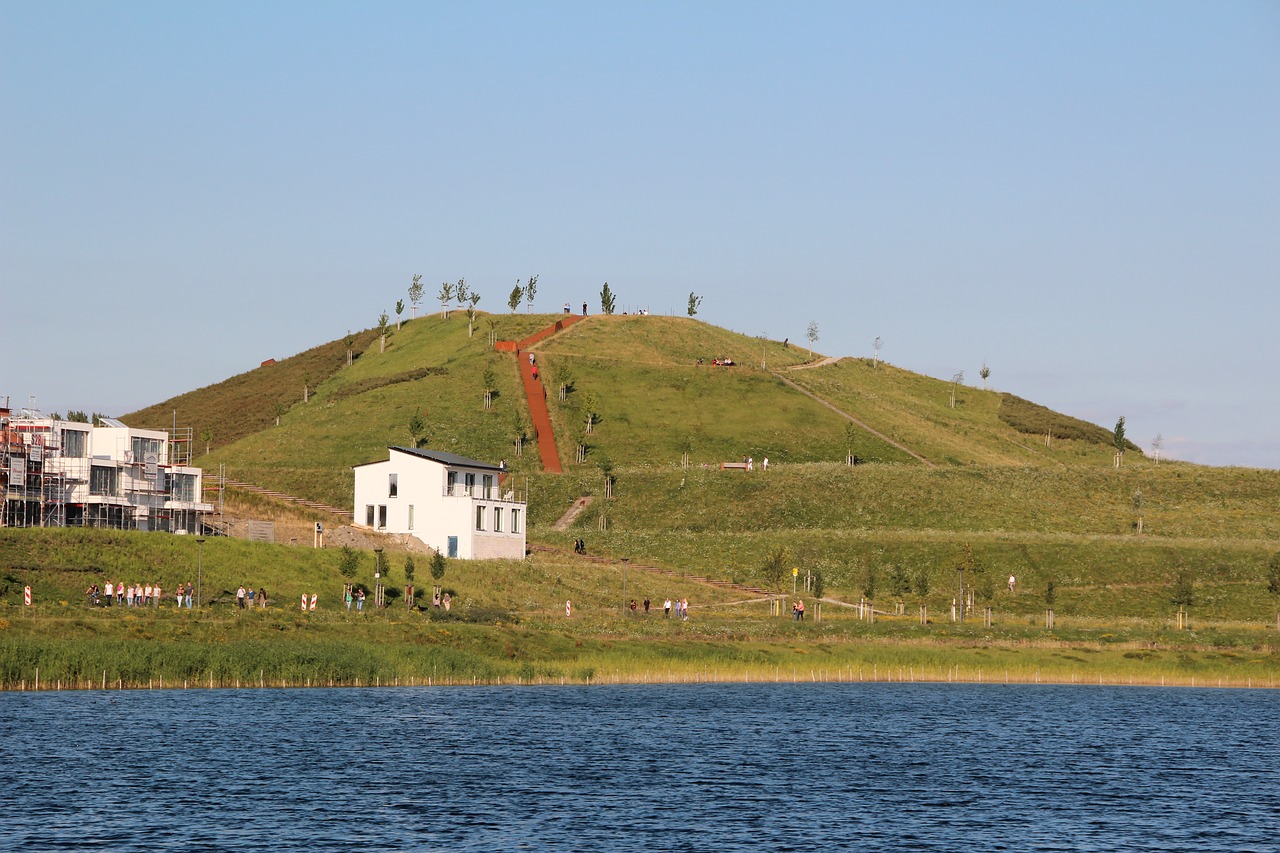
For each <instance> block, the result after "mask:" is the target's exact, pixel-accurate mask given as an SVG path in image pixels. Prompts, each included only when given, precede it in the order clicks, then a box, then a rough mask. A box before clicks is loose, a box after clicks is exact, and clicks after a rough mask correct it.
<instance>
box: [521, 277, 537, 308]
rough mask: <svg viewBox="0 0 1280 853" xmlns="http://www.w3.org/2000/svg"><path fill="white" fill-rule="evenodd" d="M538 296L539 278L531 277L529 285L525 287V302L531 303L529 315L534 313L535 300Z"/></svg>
mask: <svg viewBox="0 0 1280 853" xmlns="http://www.w3.org/2000/svg"><path fill="white" fill-rule="evenodd" d="M537 295H538V277H537V276H536V275H531V276H529V283H528V284H526V285H525V286H524V300H525V302H527V303H529V313H530V314H532V313H533V299H534V297H535V296H537Z"/></svg>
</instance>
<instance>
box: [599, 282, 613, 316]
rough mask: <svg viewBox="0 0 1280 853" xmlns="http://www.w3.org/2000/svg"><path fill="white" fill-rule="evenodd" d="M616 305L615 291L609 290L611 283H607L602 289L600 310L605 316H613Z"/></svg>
mask: <svg viewBox="0 0 1280 853" xmlns="http://www.w3.org/2000/svg"><path fill="white" fill-rule="evenodd" d="M615 304H616V300H615V297H614V295H613V291H612V290H610V289H609V282H607V281H606V282H605V283H604V287H602V288H601V289H600V310H601V311H602V312H603V313H605V314H612V313H613V308H614V305H615Z"/></svg>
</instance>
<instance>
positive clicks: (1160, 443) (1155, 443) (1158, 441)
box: [1151, 433, 1164, 465]
mask: <svg viewBox="0 0 1280 853" xmlns="http://www.w3.org/2000/svg"><path fill="white" fill-rule="evenodd" d="M1162 447H1164V436H1163V435H1161V434H1160V433H1156V437H1155V438H1153V439H1151V450H1152V452H1153V455H1154V456H1155V457H1156V464H1157V465H1159V464H1160V448H1162Z"/></svg>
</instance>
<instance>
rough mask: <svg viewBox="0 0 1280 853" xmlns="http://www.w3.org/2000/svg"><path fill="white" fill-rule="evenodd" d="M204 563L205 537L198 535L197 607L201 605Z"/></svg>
mask: <svg viewBox="0 0 1280 853" xmlns="http://www.w3.org/2000/svg"><path fill="white" fill-rule="evenodd" d="M203 564H204V539H203V538H201V537H199V536H197V537H196V607H199V606H200V574H201V569H202V568H203Z"/></svg>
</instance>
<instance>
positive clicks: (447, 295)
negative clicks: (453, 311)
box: [436, 281, 453, 320]
mask: <svg viewBox="0 0 1280 853" xmlns="http://www.w3.org/2000/svg"><path fill="white" fill-rule="evenodd" d="M436 299H439V300H440V317H441V318H442V319H445V320H448V319H449V303H450V302H452V301H453V285H452V284H450V283H449V282H447V281H446V282H442V283H441V284H440V292H439V293H437V294H436Z"/></svg>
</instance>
